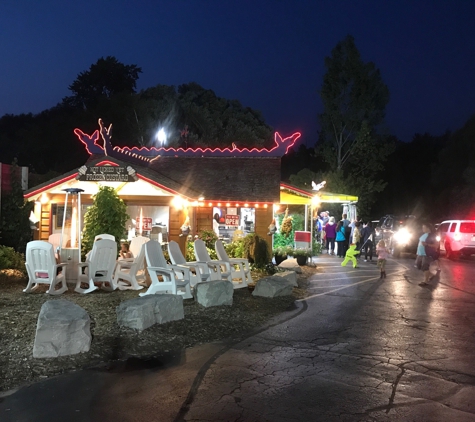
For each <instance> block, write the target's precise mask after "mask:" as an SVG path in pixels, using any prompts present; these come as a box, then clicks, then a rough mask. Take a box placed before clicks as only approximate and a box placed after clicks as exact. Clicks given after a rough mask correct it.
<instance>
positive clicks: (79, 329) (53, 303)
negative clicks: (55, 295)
mask: <svg viewBox="0 0 475 422" xmlns="http://www.w3.org/2000/svg"><path fill="white" fill-rule="evenodd" d="M90 327H91V320H90V318H89V315H88V314H87V312H86V311H85V310H84V309H83V308H81V307H80V306H78V305H76V304H75V303H72V302H70V301H69V300H63V299H60V300H48V301H47V302H45V303H44V304H43V306H42V307H41V310H40V314H39V316H38V323H37V326H36V336H35V343H34V345H33V357H35V358H55V357H58V356H68V355H75V354H77V353H82V352H88V351H89V348H90V346H91V338H92V337H91V329H90Z"/></svg>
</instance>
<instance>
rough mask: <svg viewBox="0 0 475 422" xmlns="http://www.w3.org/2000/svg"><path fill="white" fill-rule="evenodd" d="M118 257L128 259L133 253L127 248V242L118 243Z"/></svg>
mask: <svg viewBox="0 0 475 422" xmlns="http://www.w3.org/2000/svg"><path fill="white" fill-rule="evenodd" d="M119 255H120V257H119V259H128V258H133V257H134V254H133V253H132V252H130V250H129V244H128V243H127V242H122V243H121V244H120V252H119Z"/></svg>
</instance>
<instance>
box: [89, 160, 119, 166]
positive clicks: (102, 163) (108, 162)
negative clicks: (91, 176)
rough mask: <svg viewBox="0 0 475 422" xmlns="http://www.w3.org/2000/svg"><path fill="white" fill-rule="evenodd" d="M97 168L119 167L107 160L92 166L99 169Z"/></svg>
mask: <svg viewBox="0 0 475 422" xmlns="http://www.w3.org/2000/svg"><path fill="white" fill-rule="evenodd" d="M99 166H114V167H119V165H118V164H117V163H114V162H113V161H108V160H104V161H101V162H100V163H97V164H95V165H94V167H99Z"/></svg>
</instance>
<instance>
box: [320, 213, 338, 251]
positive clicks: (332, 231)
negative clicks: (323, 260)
mask: <svg viewBox="0 0 475 422" xmlns="http://www.w3.org/2000/svg"><path fill="white" fill-rule="evenodd" d="M323 230H325V238H326V240H327V249H328V255H335V236H336V226H335V217H330V220H329V221H328V224H327V225H326V226H325V227H324V228H323Z"/></svg>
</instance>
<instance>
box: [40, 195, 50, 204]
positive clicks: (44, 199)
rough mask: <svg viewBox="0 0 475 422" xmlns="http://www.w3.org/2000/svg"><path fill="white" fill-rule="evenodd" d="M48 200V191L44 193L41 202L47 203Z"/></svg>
mask: <svg viewBox="0 0 475 422" xmlns="http://www.w3.org/2000/svg"><path fill="white" fill-rule="evenodd" d="M48 201H49V198H48V195H46V193H43V195H41V199H40V202H41V203H42V204H47V203H48Z"/></svg>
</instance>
